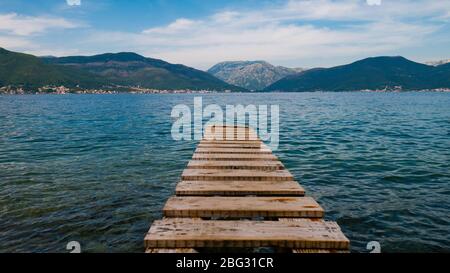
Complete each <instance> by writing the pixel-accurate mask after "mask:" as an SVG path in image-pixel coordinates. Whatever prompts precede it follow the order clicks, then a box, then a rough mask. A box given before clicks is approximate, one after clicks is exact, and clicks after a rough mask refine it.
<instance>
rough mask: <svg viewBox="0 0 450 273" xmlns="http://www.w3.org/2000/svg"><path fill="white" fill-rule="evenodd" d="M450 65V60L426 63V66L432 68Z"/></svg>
mask: <svg viewBox="0 0 450 273" xmlns="http://www.w3.org/2000/svg"><path fill="white" fill-rule="evenodd" d="M448 63H450V59H447V60H439V61H430V62H426V63H425V64H427V65H432V66H439V65H443V64H448Z"/></svg>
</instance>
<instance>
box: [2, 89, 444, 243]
mask: <svg viewBox="0 0 450 273" xmlns="http://www.w3.org/2000/svg"><path fill="white" fill-rule="evenodd" d="M193 98H194V95H188V94H185V95H67V96H52V95H48V96H47V95H41V96H33V95H31V96H0V252H9V251H12V252H23V251H25V252H30V251H33V252H37V251H39V252H66V250H65V247H66V244H67V242H69V241H72V240H76V241H79V242H80V243H81V247H82V251H88V252H142V251H143V237H144V235H145V233H146V231H147V230H148V228H149V226H150V224H151V222H152V221H153V220H155V219H158V218H160V217H161V208H162V206H163V205H164V203H165V200H166V199H167V198H168V197H169V196H170V195H172V194H173V191H174V188H175V185H176V184H177V182H178V179H179V177H180V174H181V172H182V170H183V169H184V167H185V165H186V164H187V162H188V160H189V158H190V157H191V156H192V153H193V150H194V148H195V145H196V143H195V142H194V141H192V142H174V141H173V140H172V139H171V136H170V129H171V122H172V119H171V118H170V112H171V109H172V107H173V106H174V105H176V104H179V103H185V104H192V103H193ZM203 102H204V104H209V103H217V104H219V105H222V106H224V105H225V104H237V103H242V104H278V105H280V111H281V114H280V127H281V128H280V147H279V150H277V151H276V152H275V154H276V155H278V156H279V157H280V159H281V160H282V161H283V162H284V163H285V165H286V167H287V168H289V170H290V171H291V172H292V173H293V174H294V176H295V177H296V179H297V180H298V181H300V183H301V184H302V185H303V186H304V187H305V189H306V190H307V193H308V194H309V195H311V196H313V197H315V198H316V199H317V201H318V202H319V203H320V204H321V205H322V206H323V207H324V208H325V210H326V212H327V213H326V218H327V219H330V220H335V221H337V222H338V223H339V224H340V225H341V227H342V229H343V231H344V232H345V234H346V235H347V236H348V237H349V238H350V239H351V241H352V250H353V251H358V252H366V251H367V250H366V249H365V246H366V244H367V243H368V242H369V241H379V242H380V244H381V248H382V251H384V252H426V251H432V252H448V251H450V232H449V231H450V217H449V215H450V213H449V212H450V94H448V93H362V92H361V93H360V92H357V93H296V94H221V95H218V94H211V95H203Z"/></svg>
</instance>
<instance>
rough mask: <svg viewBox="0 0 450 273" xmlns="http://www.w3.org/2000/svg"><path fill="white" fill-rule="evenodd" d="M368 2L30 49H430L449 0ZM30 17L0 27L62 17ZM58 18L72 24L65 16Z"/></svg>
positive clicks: (449, 9)
mask: <svg viewBox="0 0 450 273" xmlns="http://www.w3.org/2000/svg"><path fill="white" fill-rule="evenodd" d="M370 2H371V4H373V5H375V6H370V5H369V3H368V2H367V0H342V1H333V0H303V1H294V0H291V1H287V2H286V3H285V4H282V5H270V6H267V7H265V8H260V9H252V10H244V9H227V10H223V11H219V12H216V13H213V14H210V15H208V16H204V17H202V18H196V19H191V18H184V17H181V18H178V19H176V20H174V21H172V22H171V23H169V24H167V25H161V26H157V27H151V28H144V29H143V30H142V31H141V32H114V31H100V30H91V31H90V33H89V34H88V35H83V36H80V37H77V39H74V40H72V41H70V42H71V43H70V46H69V48H66V46H67V44H68V43H66V44H64V45H61V47H60V48H58V47H56V46H53V45H52V46H49V47H47V50H45V48H46V47H45V46H43V45H40V46H35V47H33V48H32V51H33V53H36V54H39V52H42V53H41V54H40V55H42V54H51V55H57V54H52V53H51V50H48V48H50V49H53V50H54V51H55V52H71V51H77V52H78V53H79V54H93V53H101V52H107V51H110V52H111V51H112V52H117V51H135V52H138V53H141V54H143V55H146V56H149V57H154V58H161V59H165V60H167V61H170V62H173V63H183V64H186V65H189V66H194V67H197V68H202V69H206V68H208V67H209V66H211V65H213V64H215V63H217V62H220V61H226V60H253V59H263V60H267V61H269V62H272V63H274V64H280V65H292V66H303V65H305V60H308V61H309V62H311V63H314V64H313V65H316V64H317V63H320V64H325V65H333V64H337V63H342V60H344V59H345V60H354V59H357V58H361V57H367V56H370V55H385V54H389V53H390V52H404V51H405V50H407V49H411V48H414V50H415V49H417V48H420V47H422V48H425V49H426V48H427V46H430V45H431V43H433V41H436V40H437V39H436V38H439V36H437V35H438V34H437V33H442V31H441V32H440V30H442V28H443V27H445V26H446V25H447V26H448V19H449V16H448V15H449V14H450V0H441V1H433V0H396V1H383V2H382V4H381V5H376V4H377V1H375V0H371V1H370ZM380 2H381V1H380ZM3 16H4V15H3ZM11 18H12V19H11ZM31 19H36V20H37V18H29V17H28V18H27V17H23V16H18V15H16V14H13V15H11V14H9V19H8V20H9V23H8V20H6V19H5V18H4V17H2V15H0V34H1V31H2V30H3V31H4V32H7V33H8V34H10V35H13V34H15V35H17V36H19V37H20V35H26V34H25V33H29V34H35V33H40V32H43V31H45V30H48V29H49V28H53V27H54V28H56V27H58V26H60V25H61V24H60V23H58V24H56V23H55V22H53V21H50V22H51V23H50V22H49V21H45V20H44V21H45V22H46V24H43V23H42V22H41V23H40V27H37V26H36V25H39V24H34V23H30V21H33V20H31ZM41 19H42V18H41ZM44 19H48V18H44ZM53 20H63V24H62V25H64V24H66V27H71V26H73V23H72V22H68V21H65V20H64V19H53ZM11 21H13V22H14V24H13V23H11ZM4 22H6V23H7V24H5V23H4ZM19 22H20V23H19ZM8 24H9V27H5V26H8ZM13 25H15V26H13ZM19 26H20V27H19ZM0 38H1V37H0ZM1 42H2V40H1V39H0V43H1ZM20 42H21V41H20V40H16V41H14V43H15V44H19V43H20ZM22 42H23V41H22ZM14 43H13V41H12V40H11V44H14ZM445 43H447V41H446V42H445ZM425 49H424V50H422V51H425ZM411 52H412V51H411ZM336 60H337V61H336ZM308 61H306V62H308ZM307 66H308V65H307Z"/></svg>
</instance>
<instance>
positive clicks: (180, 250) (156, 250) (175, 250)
mask: <svg viewBox="0 0 450 273" xmlns="http://www.w3.org/2000/svg"><path fill="white" fill-rule="evenodd" d="M145 253H152V254H155V253H158V254H159V253H164V254H167V253H198V251H197V250H195V249H193V248H147V250H145Z"/></svg>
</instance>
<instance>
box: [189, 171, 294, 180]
mask: <svg viewBox="0 0 450 273" xmlns="http://www.w3.org/2000/svg"><path fill="white" fill-rule="evenodd" d="M181 179H182V180H190V181H192V180H198V181H204V180H236V181H237V180H247V181H293V180H294V177H293V176H292V174H291V173H290V172H289V171H288V170H271V171H265V170H227V169H223V170H220V169H185V170H184V171H183V174H182V175H181Z"/></svg>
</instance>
